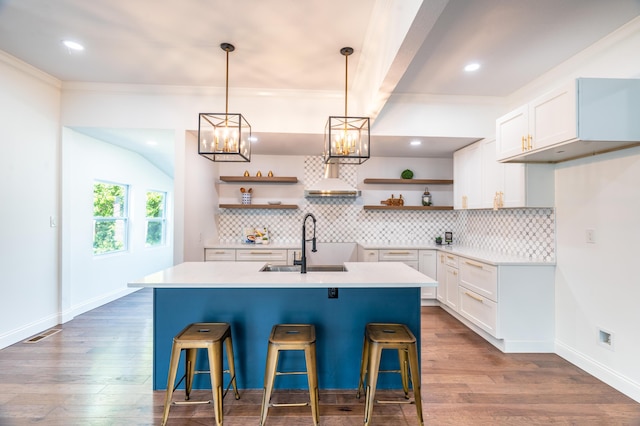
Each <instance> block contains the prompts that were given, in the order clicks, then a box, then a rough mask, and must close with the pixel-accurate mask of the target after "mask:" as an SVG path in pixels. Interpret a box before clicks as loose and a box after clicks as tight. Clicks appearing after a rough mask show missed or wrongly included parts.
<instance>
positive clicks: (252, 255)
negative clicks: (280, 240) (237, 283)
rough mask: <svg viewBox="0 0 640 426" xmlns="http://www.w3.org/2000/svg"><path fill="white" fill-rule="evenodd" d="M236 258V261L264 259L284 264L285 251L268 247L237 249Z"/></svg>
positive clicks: (285, 260) (285, 259)
mask: <svg viewBox="0 0 640 426" xmlns="http://www.w3.org/2000/svg"><path fill="white" fill-rule="evenodd" d="M236 260H237V261H238V262H252V261H265V262H271V263H275V262H278V263H281V264H286V263H287V251H286V250H269V249H253V250H238V251H237V253H236Z"/></svg>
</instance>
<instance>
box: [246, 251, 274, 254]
mask: <svg viewBox="0 0 640 426" xmlns="http://www.w3.org/2000/svg"><path fill="white" fill-rule="evenodd" d="M249 254H273V253H272V252H270V251H250V252H249Z"/></svg>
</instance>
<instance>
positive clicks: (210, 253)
mask: <svg viewBox="0 0 640 426" xmlns="http://www.w3.org/2000/svg"><path fill="white" fill-rule="evenodd" d="M204 260H205V262H212V261H224V260H227V261H234V260H236V251H235V250H233V249H204Z"/></svg>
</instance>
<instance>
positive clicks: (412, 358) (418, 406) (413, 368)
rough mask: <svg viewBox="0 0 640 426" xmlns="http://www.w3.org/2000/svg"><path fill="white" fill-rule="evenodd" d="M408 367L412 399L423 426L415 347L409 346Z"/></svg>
mask: <svg viewBox="0 0 640 426" xmlns="http://www.w3.org/2000/svg"><path fill="white" fill-rule="evenodd" d="M409 366H410V368H411V382H412V385H413V397H414V399H415V402H416V411H417V414H418V422H419V423H420V426H424V419H423V417H422V396H421V395H420V388H421V386H420V367H419V363H418V349H417V347H416V345H415V344H414V345H410V346H409Z"/></svg>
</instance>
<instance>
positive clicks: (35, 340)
mask: <svg viewBox="0 0 640 426" xmlns="http://www.w3.org/2000/svg"><path fill="white" fill-rule="evenodd" d="M59 331H62V329H61V328H50V329H49V330H45V331H43V332H42V333H40V334H36V335H35V336H33V337H30V338H28V339H27V340H25V341H24V342H22V343H38V342H40V341H42V340H43V339H46V338H47V337H49V336H53V335H54V334H56V333H58V332H59Z"/></svg>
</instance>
